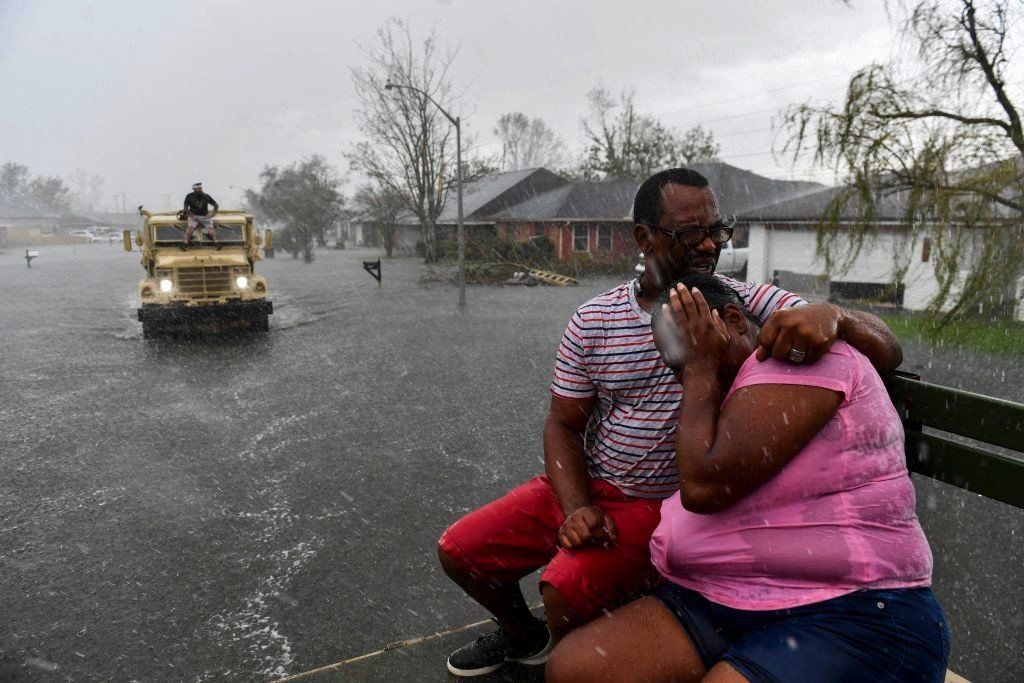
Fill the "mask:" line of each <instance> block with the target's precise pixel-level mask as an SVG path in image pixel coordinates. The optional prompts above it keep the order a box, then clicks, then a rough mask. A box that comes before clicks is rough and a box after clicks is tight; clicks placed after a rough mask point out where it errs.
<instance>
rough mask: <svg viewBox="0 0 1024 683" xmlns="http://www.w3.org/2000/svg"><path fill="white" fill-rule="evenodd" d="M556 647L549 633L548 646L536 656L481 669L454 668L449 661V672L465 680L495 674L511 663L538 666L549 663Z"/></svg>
mask: <svg viewBox="0 0 1024 683" xmlns="http://www.w3.org/2000/svg"><path fill="white" fill-rule="evenodd" d="M554 646H555V640H554V638H552V637H551V633H550V632H549V633H548V644H547V645H545V646H544V649H543V650H541V651H540V652H538V653H537V654H535V655H530V656H529V657H524V658H522V659H506V660H505V661H504V662H501V663H500V664H493V665H491V666H484V667H481V668H479V669H460V668H458V667H456V666H452V661H451V660H450V659H449V660H448V662H447V664H448V671H449V673H452V674H454V675H456V676H462V677H463V678H472V677H474V676H485V675H487V674H489V673H493V672H495V671H497V670H498V669H500V668H501V667H503V666H505V665H506V664H508V663H509V662H515V663H516V664H523V665H525V666H538V665H540V664H544V663H545V662H547V661H548V655H549V654H550V653H551V649H552V648H553V647H554Z"/></svg>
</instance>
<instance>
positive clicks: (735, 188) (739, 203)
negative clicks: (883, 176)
mask: <svg viewBox="0 0 1024 683" xmlns="http://www.w3.org/2000/svg"><path fill="white" fill-rule="evenodd" d="M690 168H692V169H693V170H695V171H698V172H700V173H701V174H703V175H704V177H706V178H707V179H708V182H709V183H710V184H711V188H712V189H713V190H714V191H715V195H717V197H718V204H719V206H720V207H721V209H722V215H723V216H727V217H730V216H734V215H737V214H741V213H744V212H747V211H749V210H750V209H752V208H754V207H758V206H766V205H770V204H775V203H777V202H781V201H785V200H789V199H792V198H794V197H800V196H802V195H806V194H810V193H814V192H819V191H821V190H823V189H825V186H824V185H822V184H821V183H812V182H805V181H798V180H775V179H773V178H766V177H764V176H762V175H758V174H756V173H752V172H750V171H745V170H743V169H742V168H737V167H736V166H732V165H730V164H727V163H724V162H721V161H707V162H703V163H699V164H693V165H692V166H691V167H690Z"/></svg>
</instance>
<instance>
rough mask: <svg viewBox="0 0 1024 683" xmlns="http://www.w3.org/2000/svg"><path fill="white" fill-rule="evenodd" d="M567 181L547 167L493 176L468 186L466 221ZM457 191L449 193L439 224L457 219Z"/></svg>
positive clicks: (463, 202)
mask: <svg viewBox="0 0 1024 683" xmlns="http://www.w3.org/2000/svg"><path fill="white" fill-rule="evenodd" d="M568 183H569V181H568V180H566V179H565V178H563V177H562V176H560V175H556V174H554V173H552V172H551V171H549V170H547V169H544V168H527V169H524V170H521V171H507V172H504V173H491V174H489V175H486V176H484V177H483V178H480V179H479V180H477V181H475V182H473V183H470V184H467V185H466V188H465V190H464V191H463V195H462V215H463V218H464V219H465V220H478V219H481V218H485V217H489V216H490V215H492V214H494V213H496V212H498V211H502V210H503V209H505V208H507V207H509V206H512V205H514V204H519V203H521V202H524V201H526V200H528V199H531V198H533V197H536V196H538V195H540V194H543V193H545V192H549V191H551V190H553V189H555V188H558V187H561V186H564V185H567V184H568ZM456 197H457V195H456V193H455V191H454V188H452V189H451V190H450V191H449V192H448V197H447V200H446V202H445V207H444V211H442V212H441V216H440V217H439V218H438V219H437V222H438V223H454V222H455V221H456V220H457V218H458V205H457V203H456Z"/></svg>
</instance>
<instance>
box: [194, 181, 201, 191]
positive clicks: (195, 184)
mask: <svg viewBox="0 0 1024 683" xmlns="http://www.w3.org/2000/svg"><path fill="white" fill-rule="evenodd" d="M202 186H203V184H202V183H192V189H193V190H198V189H199V188H200V187H202Z"/></svg>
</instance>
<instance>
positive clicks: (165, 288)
mask: <svg viewBox="0 0 1024 683" xmlns="http://www.w3.org/2000/svg"><path fill="white" fill-rule="evenodd" d="M172 289H174V281H173V280H169V279H167V278H164V279H162V280H160V291H161V292H163V293H164V294H167V293H168V292H170V291H171V290H172Z"/></svg>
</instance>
